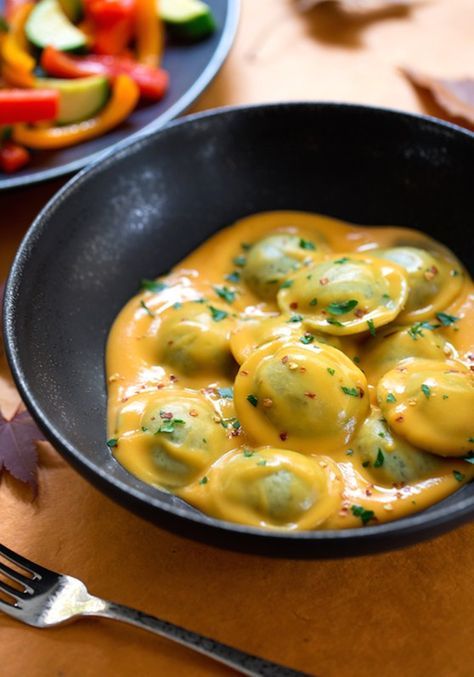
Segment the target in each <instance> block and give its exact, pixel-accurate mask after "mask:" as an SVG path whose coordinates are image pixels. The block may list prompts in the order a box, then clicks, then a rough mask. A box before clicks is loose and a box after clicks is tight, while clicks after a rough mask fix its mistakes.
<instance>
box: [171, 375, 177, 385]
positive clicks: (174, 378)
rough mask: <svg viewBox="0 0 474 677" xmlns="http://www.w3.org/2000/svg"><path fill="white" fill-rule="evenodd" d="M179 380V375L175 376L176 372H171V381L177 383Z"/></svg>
mask: <svg viewBox="0 0 474 677" xmlns="http://www.w3.org/2000/svg"><path fill="white" fill-rule="evenodd" d="M177 380H178V377H177V376H175V375H174V374H170V381H171V383H176V381H177Z"/></svg>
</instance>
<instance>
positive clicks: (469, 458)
mask: <svg viewBox="0 0 474 677" xmlns="http://www.w3.org/2000/svg"><path fill="white" fill-rule="evenodd" d="M472 454H473V452H472V451H470V452H469V456H465V457H464V458H463V461H467V462H468V463H471V464H472V465H474V455H472Z"/></svg>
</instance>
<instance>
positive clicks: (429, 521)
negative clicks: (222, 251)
mask: <svg viewBox="0 0 474 677" xmlns="http://www.w3.org/2000/svg"><path fill="white" fill-rule="evenodd" d="M473 176H474V135H473V134H471V133H469V132H466V131H463V130H462V129H460V128H457V127H455V126H453V125H449V124H443V123H441V122H437V121H435V120H433V119H430V118H426V117H420V116H415V115H408V114H405V113H400V112H396V111H389V110H379V109H375V108H368V107H362V106H350V105H339V104H317V103H301V104H299V103H297V104H277V105H265V106H256V107H250V108H236V109H229V110H223V111H217V112H210V113H205V114H201V115H196V116H192V117H190V118H188V119H185V120H181V121H179V122H176V123H173V124H172V125H170V126H169V127H167V128H166V129H164V130H162V131H159V132H157V133H154V134H152V135H151V136H149V137H148V138H143V139H140V140H138V141H135V142H133V143H131V144H130V145H128V147H126V148H124V149H122V150H121V151H120V152H119V153H116V154H109V155H108V156H107V157H106V158H105V159H104V160H103V161H102V162H100V164H97V165H95V166H94V167H91V168H89V169H87V170H85V171H83V172H82V173H81V174H79V175H78V176H77V177H75V178H74V179H72V180H71V181H70V182H69V183H68V184H67V185H66V186H65V187H64V188H63V189H62V190H61V191H60V192H59V193H58V194H57V195H56V196H55V197H54V198H53V199H52V201H51V202H50V203H49V204H48V205H47V206H46V208H45V209H44V210H43V211H42V212H41V214H40V215H39V216H38V218H37V219H36V221H35V222H34V224H33V225H32V227H31V229H30V230H29V231H28V234H27V235H26V237H25V239H24V241H23V243H22V245H21V247H20V250H19V252H18V254H17V257H16V260H15V263H14V265H13V268H12V271H11V274H10V278H9V280H8V285H7V288H6V295H5V336H6V344H7V350H8V356H9V360H10V364H11V367H12V370H13V374H14V376H15V379H16V382H17V385H18V388H19V389H20V392H21V394H22V396H23V397H24V399H25V401H26V403H27V405H28V407H29V408H30V410H31V412H32V414H33V415H34V417H35V418H36V420H37V421H38V423H39V425H40V426H41V427H42V429H43V430H44V432H45V434H46V435H47V437H48V439H49V440H51V442H52V443H53V444H54V445H55V446H56V448H57V449H59V451H61V453H62V454H63V455H64V456H65V458H66V459H67V460H68V461H69V462H70V463H71V464H72V465H73V466H74V467H75V468H77V470H79V471H80V472H81V473H82V474H83V475H84V476H85V477H86V478H87V479H88V480H90V481H91V482H92V483H94V484H95V485H96V486H97V487H98V488H99V489H101V490H102V491H103V492H105V493H106V494H108V495H109V496H111V497H112V498H114V499H115V500H117V501H118V502H120V503H121V504H122V505H124V506H126V507H127V508H129V509H130V510H133V511H135V512H137V513H139V514H140V515H143V516H144V517H146V518H148V519H150V520H152V521H154V522H156V523H157V524H159V525H160V526H163V527H166V528H168V529H171V530H173V531H176V532H179V533H181V534H184V535H186V536H189V537H192V538H196V539H200V540H204V541H207V542H210V543H212V544H215V545H219V546H224V547H227V548H234V549H241V550H246V551H252V552H258V553H265V554H269V555H280V556H285V557H288V556H293V557H312V558H317V557H329V556H341V555H357V554H363V553H367V552H374V551H378V550H386V549H390V548H394V547H399V546H402V545H406V544H409V543H414V542H416V541H419V540H422V539H426V538H429V537H432V536H434V535H436V534H439V533H442V532H443V531H446V530H448V529H450V528H452V527H453V526H455V525H458V524H461V523H462V522H466V521H467V520H469V519H470V518H471V517H472V515H473V514H474V484H471V485H468V486H465V487H463V488H462V489H460V490H459V491H458V492H457V493H456V494H454V495H452V496H451V497H449V498H448V499H446V500H444V501H443V502H441V503H439V504H437V505H435V506H434V507H432V508H430V509H429V510H426V511H424V512H422V513H420V514H418V515H415V516H413V517H408V518H405V519H402V520H399V521H396V522H392V523H390V524H383V525H380V526H368V527H365V528H361V529H348V530H344V531H312V532H300V533H291V534H288V533H280V532H269V531H262V530H259V529H256V528H250V527H245V526H239V525H235V524H230V523H227V522H222V521H219V520H216V519H212V518H210V517H207V516H205V515H203V514H201V513H199V512H198V511H196V510H194V509H193V508H191V507H189V506H188V505H186V504H185V503H184V502H182V501H181V500H180V499H178V498H176V497H173V496H171V495H169V494H166V493H163V492H161V491H157V490H156V489H153V488H152V487H151V486H148V485H146V484H144V483H142V482H141V481H140V480H138V479H136V478H135V477H133V476H132V475H130V474H129V473H128V472H127V471H126V470H124V469H123V468H122V467H121V466H120V465H119V464H118V463H117V462H116V461H115V460H114V458H113V457H112V456H111V454H110V451H109V449H108V448H107V447H106V446H105V444H104V440H105V436H106V431H105V418H106V385H105V379H104V349H105V342H106V339H107V334H108V331H109V329H110V326H111V324H112V321H113V319H114V317H115V315H116V313H117V312H118V311H119V309H120V308H121V307H122V305H123V304H124V303H125V302H126V301H127V299H128V298H129V297H130V296H131V295H132V294H134V293H135V291H136V289H137V286H138V281H139V279H140V278H143V277H148V278H150V277H153V276H156V275H158V274H160V273H163V272H165V271H167V270H168V269H169V268H170V267H171V266H172V265H173V264H175V263H176V262H177V261H179V260H180V259H181V258H182V257H183V256H184V255H185V254H187V253H188V252H189V251H191V250H192V249H193V248H195V247H196V246H197V245H199V244H200V243H201V242H202V241H203V240H205V239H206V238H208V237H209V236H210V235H212V234H213V233H214V232H215V231H216V230H218V229H219V228H221V227H222V226H225V225H227V224H230V223H231V222H232V221H234V220H235V219H237V218H239V217H242V216H245V215H248V214H252V213H254V212H259V211H263V210H272V209H295V210H307V211H315V212H321V213H323V214H330V215H332V216H336V217H339V218H342V219H347V220H349V221H352V222H355V223H363V224H398V225H406V226H412V227H415V228H419V229H421V230H423V231H426V232H428V233H430V234H431V235H433V236H434V237H435V238H438V239H440V240H441V241H443V242H445V243H446V244H447V245H448V246H449V247H451V248H452V249H453V250H454V251H455V252H456V254H457V255H458V256H460V258H461V259H463V261H464V263H465V264H469V263H470V261H472V255H473V251H472V249H473V239H472V226H471V220H472V177H473ZM210 265H212V262H210ZM64 490H65V491H67V487H65V488H64Z"/></svg>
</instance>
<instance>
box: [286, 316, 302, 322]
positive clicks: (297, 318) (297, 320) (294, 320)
mask: <svg viewBox="0 0 474 677" xmlns="http://www.w3.org/2000/svg"><path fill="white" fill-rule="evenodd" d="M302 319H303V315H292V316H291V317H290V319H289V320H288V322H301V320H302Z"/></svg>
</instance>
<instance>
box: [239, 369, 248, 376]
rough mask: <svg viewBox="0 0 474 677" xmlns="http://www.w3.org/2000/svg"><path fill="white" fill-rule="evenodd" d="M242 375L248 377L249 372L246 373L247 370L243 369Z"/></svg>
mask: <svg viewBox="0 0 474 677" xmlns="http://www.w3.org/2000/svg"><path fill="white" fill-rule="evenodd" d="M240 373H241V375H242V376H248V375H249V373H248V371H245V369H241V370H240Z"/></svg>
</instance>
